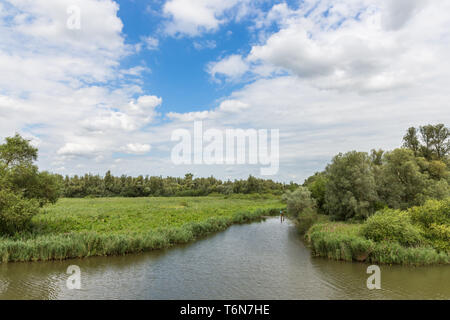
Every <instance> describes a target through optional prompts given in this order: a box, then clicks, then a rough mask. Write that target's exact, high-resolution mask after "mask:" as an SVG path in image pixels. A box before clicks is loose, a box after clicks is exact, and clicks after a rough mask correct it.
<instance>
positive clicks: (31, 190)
mask: <svg viewBox="0 0 450 320" xmlns="http://www.w3.org/2000/svg"><path fill="white" fill-rule="evenodd" d="M5 140H6V143H4V144H2V145H0V187H1V189H0V233H1V234H12V233H16V232H20V231H25V230H26V229H27V228H28V227H29V224H30V221H31V218H32V217H33V216H34V215H35V214H37V212H38V208H39V207H40V206H43V205H44V204H46V203H49V202H51V203H55V202H56V201H57V199H58V197H59V191H60V188H59V185H58V178H57V177H56V176H54V175H51V174H49V173H47V172H41V173H40V172H39V171H38V168H37V167H36V166H35V165H33V161H35V160H36V159H37V149H36V148H34V147H33V146H31V144H30V141H28V140H25V139H23V138H22V137H21V136H20V135H18V134H16V135H15V136H14V137H10V138H6V139H5Z"/></svg>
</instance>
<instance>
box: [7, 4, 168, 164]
mask: <svg viewBox="0 0 450 320" xmlns="http://www.w3.org/2000/svg"><path fill="white" fill-rule="evenodd" d="M72 5H76V6H78V7H79V8H80V9H81V29H80V30H71V29H68V28H67V24H66V22H67V19H68V17H69V15H68V14H67V8H68V7H70V6H72ZM118 9H119V6H118V5H117V3H116V2H114V1H112V0H33V1H31V0H7V1H6V2H5V3H3V2H2V10H1V11H0V12H1V14H0V38H1V39H2V41H0V70H1V73H0V87H1V88H2V89H1V92H0V136H1V137H4V136H7V135H12V134H14V132H15V131H19V132H20V133H22V134H23V135H24V136H26V137H34V138H33V140H35V141H38V142H39V149H40V161H41V163H42V166H43V168H44V169H49V170H53V167H52V163H57V164H58V166H59V167H65V168H69V173H70V172H73V171H74V170H75V169H76V168H86V167H89V166H90V163H91V162H87V163H81V162H83V161H91V160H95V163H96V166H97V168H98V169H99V170H103V169H104V165H105V163H108V162H109V161H110V159H111V156H112V155H113V153H115V152H123V146H127V148H128V149H127V152H130V153H138V154H140V153H141V152H143V151H144V150H148V146H149V145H147V144H136V143H135V142H133V143H130V141H149V140H147V137H145V134H144V133H143V130H145V127H146V126H147V125H149V124H151V123H153V121H154V120H155V118H156V117H157V116H158V113H157V111H156V108H157V107H158V106H159V105H160V104H161V103H162V99H161V98H159V97H156V96H151V95H143V92H142V89H141V87H140V86H139V81H137V80H136V78H138V80H139V77H140V76H141V75H142V73H143V72H148V71H149V69H148V68H147V67H145V66H131V67H129V68H128V69H121V67H120V64H121V61H122V59H123V58H125V57H127V56H128V55H130V54H132V53H133V48H132V47H131V46H128V45H126V44H125V41H124V36H123V34H122V26H123V25H122V22H121V20H120V19H119V18H118V16H117V11H118ZM130 77H131V78H130ZM83 159H84V160H83ZM86 159H89V160H86ZM84 164H85V165H84ZM78 165H84V166H78ZM94 169H95V167H94Z"/></svg>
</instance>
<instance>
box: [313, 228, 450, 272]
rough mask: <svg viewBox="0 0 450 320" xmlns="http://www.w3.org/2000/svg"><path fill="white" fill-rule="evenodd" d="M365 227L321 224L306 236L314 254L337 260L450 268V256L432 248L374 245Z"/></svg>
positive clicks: (391, 244)
mask: <svg viewBox="0 0 450 320" xmlns="http://www.w3.org/2000/svg"><path fill="white" fill-rule="evenodd" d="M362 227H363V225H362V224H350V223H342V222H327V223H319V224H316V225H314V226H312V227H311V229H309V231H308V233H307V234H306V236H305V237H306V240H307V242H308V243H309V244H310V247H311V250H312V254H313V255H315V256H320V257H327V258H329V259H334V260H345V261H365V262H369V263H382V264H404V265H431V264H450V255H449V254H448V253H446V252H439V251H437V250H436V249H434V248H432V247H430V246H418V247H405V246H402V245H400V244H399V243H397V242H392V241H381V242H375V241H373V240H369V239H366V238H365V237H364V236H362V235H361V229H362Z"/></svg>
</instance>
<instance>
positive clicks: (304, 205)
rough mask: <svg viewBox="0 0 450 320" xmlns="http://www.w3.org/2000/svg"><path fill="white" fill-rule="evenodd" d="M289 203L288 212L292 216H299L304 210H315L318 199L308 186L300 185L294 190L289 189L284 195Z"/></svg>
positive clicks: (284, 198)
mask: <svg viewBox="0 0 450 320" xmlns="http://www.w3.org/2000/svg"><path fill="white" fill-rule="evenodd" d="M283 200H284V201H286V203H287V212H288V215H290V216H291V217H294V218H297V217H298V216H299V214H301V213H303V212H308V213H310V212H312V211H315V208H316V201H315V200H314V199H313V198H312V197H311V192H310V191H309V190H308V188H306V187H299V188H298V189H297V190H295V191H294V192H291V191H288V192H286V193H285V194H284V195H283Z"/></svg>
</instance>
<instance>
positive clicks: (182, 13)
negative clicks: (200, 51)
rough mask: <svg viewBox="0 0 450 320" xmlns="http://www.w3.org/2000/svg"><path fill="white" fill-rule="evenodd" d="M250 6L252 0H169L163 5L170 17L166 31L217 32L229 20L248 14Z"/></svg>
mask: <svg viewBox="0 0 450 320" xmlns="http://www.w3.org/2000/svg"><path fill="white" fill-rule="evenodd" d="M250 6H251V1H250V0H226V1H223V0H168V1H167V2H166V3H165V4H164V6H163V13H164V14H165V15H166V17H167V18H168V19H169V20H168V21H167V23H166V25H165V31H166V33H167V34H169V35H187V36H198V35H201V34H202V33H208V32H215V31H217V30H218V29H219V27H220V26H221V25H223V24H225V23H227V22H228V21H230V20H235V21H239V20H241V19H242V18H243V17H245V16H247V15H248V14H249V13H250V12H249V8H250Z"/></svg>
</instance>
